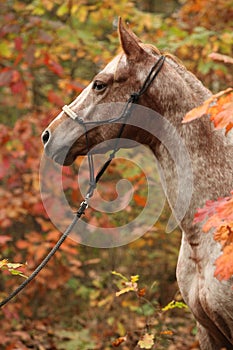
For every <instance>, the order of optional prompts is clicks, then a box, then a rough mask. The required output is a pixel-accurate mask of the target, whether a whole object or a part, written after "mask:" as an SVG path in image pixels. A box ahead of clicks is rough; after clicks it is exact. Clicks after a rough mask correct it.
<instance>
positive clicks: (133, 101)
mask: <svg viewBox="0 0 233 350" xmlns="http://www.w3.org/2000/svg"><path fill="white" fill-rule="evenodd" d="M164 61H165V56H161V57H160V58H159V59H158V61H157V62H156V63H155V64H154V65H153V67H152V68H151V70H150V72H149V74H148V76H147V78H146V80H145V82H144V84H143V85H142V87H141V89H140V90H139V91H138V92H134V93H132V94H131V96H130V98H129V99H128V101H127V102H126V105H125V108H124V110H123V112H122V113H121V115H120V116H119V117H117V118H112V119H108V120H102V121H93V122H92V121H89V122H84V121H83V120H82V119H81V118H79V116H78V115H77V114H76V113H75V112H74V111H72V109H70V108H69V107H68V106H64V107H63V111H64V112H65V113H66V114H67V115H68V116H69V117H70V118H72V119H74V120H75V121H77V122H78V123H79V124H80V125H82V126H83V128H84V130H85V135H86V143H87V149H88V150H89V142H88V130H87V125H90V124H92V125H94V126H95V125H96V126H97V125H100V124H104V123H108V124H110V123H114V122H118V121H122V125H121V127H120V130H119V133H118V136H117V139H116V142H115V145H114V148H113V151H112V153H111V154H110V155H109V159H108V160H107V161H106V162H105V163H104V165H103V166H102V168H100V170H99V171H98V173H97V175H96V177H95V176H94V165H93V158H92V155H91V154H89V153H88V162H89V171H90V186H89V189H88V191H87V194H86V196H85V199H84V201H83V202H82V203H81V204H80V207H79V209H78V211H77V212H76V215H75V217H74V219H73V221H72V222H71V224H70V225H69V226H68V227H67V229H66V230H65V232H64V233H63V234H62V236H61V237H60V239H59V240H58V241H57V243H56V244H55V246H54V247H53V248H52V250H51V251H50V252H49V253H48V255H47V256H46V257H45V258H44V260H43V261H42V262H41V263H40V264H39V265H38V266H37V268H36V269H35V270H34V271H33V272H32V274H31V275H30V276H29V277H28V278H27V279H26V280H24V281H23V283H21V284H20V285H19V286H18V287H17V288H16V289H15V290H14V291H13V292H12V293H10V294H9V295H8V296H7V297H6V298H5V299H3V300H2V301H0V308H1V307H2V306H4V305H6V304H7V303H8V302H9V301H10V300H11V299H13V298H14V297H15V296H16V295H17V294H18V293H19V292H20V291H22V290H23V289H24V288H25V287H26V286H27V285H28V284H29V283H30V282H31V281H32V280H33V279H34V278H35V277H36V276H37V275H38V273H39V272H40V271H41V270H42V269H43V268H44V267H45V265H46V264H47V263H48V261H49V260H50V259H51V258H52V256H53V255H54V254H55V253H56V251H57V250H58V249H59V247H60V246H61V245H62V243H63V242H64V241H65V239H66V237H68V236H69V234H70V233H71V231H72V230H73V228H74V227H75V225H76V223H77V222H78V220H79V219H80V217H81V216H82V215H83V214H84V213H85V210H86V208H87V207H88V200H89V199H90V198H91V197H92V195H93V192H94V190H95V187H96V184H97V182H98V181H99V179H100V178H101V176H102V175H103V174H104V172H105V170H106V169H107V167H108V166H109V164H110V163H111V161H112V159H113V158H114V157H115V154H116V152H117V150H118V148H119V147H118V146H119V139H120V138H121V136H122V133H123V131H124V127H125V125H126V124H125V123H126V121H127V119H128V118H129V117H130V115H131V113H132V110H133V107H134V104H136V103H137V102H138V100H139V98H140V96H142V95H143V94H144V93H145V92H146V90H147V89H148V88H149V86H150V85H151V84H152V82H153V81H154V79H155V78H156V76H157V75H158V73H159V72H160V70H161V68H162V66H163V64H164Z"/></svg>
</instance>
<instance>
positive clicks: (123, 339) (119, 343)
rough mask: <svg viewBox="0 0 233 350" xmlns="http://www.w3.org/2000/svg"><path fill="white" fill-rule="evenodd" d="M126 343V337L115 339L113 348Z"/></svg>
mask: <svg viewBox="0 0 233 350" xmlns="http://www.w3.org/2000/svg"><path fill="white" fill-rule="evenodd" d="M124 341H126V337H119V338H117V339H115V340H114V341H113V342H112V346H114V347H118V346H120V345H121V344H122V343H123V342H124Z"/></svg>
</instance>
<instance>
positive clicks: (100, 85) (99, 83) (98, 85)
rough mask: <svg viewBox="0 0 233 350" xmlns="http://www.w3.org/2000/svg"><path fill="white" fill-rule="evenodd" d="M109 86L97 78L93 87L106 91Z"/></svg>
mask: <svg viewBox="0 0 233 350" xmlns="http://www.w3.org/2000/svg"><path fill="white" fill-rule="evenodd" d="M106 87H107V84H105V83H103V82H102V81H99V80H96V81H94V83H93V86H92V89H93V90H96V91H104V90H105V89H106Z"/></svg>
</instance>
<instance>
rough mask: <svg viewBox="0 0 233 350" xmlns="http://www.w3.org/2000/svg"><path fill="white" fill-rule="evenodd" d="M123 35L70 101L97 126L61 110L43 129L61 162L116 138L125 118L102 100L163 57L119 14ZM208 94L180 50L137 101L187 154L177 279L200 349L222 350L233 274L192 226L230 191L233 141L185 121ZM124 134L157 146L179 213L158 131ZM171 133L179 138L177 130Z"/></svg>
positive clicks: (230, 324) (118, 96)
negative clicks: (224, 277)
mask: <svg viewBox="0 0 233 350" xmlns="http://www.w3.org/2000/svg"><path fill="white" fill-rule="evenodd" d="M119 37H120V42H121V47H122V52H121V53H120V54H119V55H117V56H116V57H115V58H114V59H113V60H112V61H111V62H110V63H109V64H108V65H107V66H106V67H105V68H104V69H103V70H102V71H101V72H100V73H99V74H98V75H97V76H96V77H95V78H94V80H93V82H91V83H90V85H88V86H87V88H86V89H84V91H83V92H82V93H81V94H80V95H79V96H78V97H77V98H76V99H75V100H74V101H73V102H72V103H71V104H70V105H69V109H71V110H72V111H74V112H75V115H79V114H80V113H81V117H82V121H84V122H85V121H92V120H98V125H96V127H95V128H91V129H90V130H86V133H84V132H83V125H82V124H81V123H77V122H75V120H73V119H72V118H70V116H69V115H67V113H65V112H64V111H63V112H61V113H60V114H59V115H58V116H57V117H56V118H55V119H54V120H53V121H52V122H51V123H50V125H49V126H48V128H47V129H46V130H45V131H44V133H43V135H42V140H43V143H44V148H45V152H46V154H47V156H48V157H50V158H52V159H53V160H54V161H55V162H58V163H62V164H64V165H70V164H72V163H73V161H74V160H75V159H76V157H77V156H79V155H86V154H87V152H88V150H89V149H92V148H94V147H95V146H96V145H97V144H101V143H103V142H104V141H106V140H111V139H115V138H116V137H117V135H118V134H119V128H120V127H121V125H120V122H118V123H113V124H112V125H109V124H106V123H103V124H101V118H102V119H104V120H105V119H106V116H105V115H104V113H103V114H101V113H100V112H98V108H97V107H98V106H99V105H101V104H106V103H112V102H114V103H118V102H121V103H122V102H126V101H128V99H129V97H130V94H131V93H132V92H134V91H139V90H140V88H141V87H142V85H143V83H144V82H145V78H146V77H148V74H149V73H150V70H151V67H152V66H153V65H154V64H155V62H156V61H158V60H159V58H160V57H161V54H160V52H159V50H158V49H157V48H156V47H154V46H151V45H147V44H143V43H142V42H141V41H140V40H139V39H138V38H137V37H136V35H135V34H134V33H132V32H131V31H130V30H129V29H128V28H126V27H125V25H124V24H123V23H122V21H121V20H119ZM210 96H211V92H210V91H209V90H208V89H206V88H205V87H204V86H203V84H202V83H201V82H200V81H199V80H198V79H197V78H196V77H195V76H194V75H193V74H192V73H190V72H189V71H188V70H186V68H185V67H184V66H183V65H182V64H181V63H180V62H179V61H178V60H176V59H175V58H174V57H172V56H170V55H166V59H165V62H164V64H163V66H162V68H161V70H160V72H159V74H158V75H157V77H156V79H155V80H154V81H153V83H152V84H151V85H150V86H149V87H148V89H147V90H146V91H145V92H144V94H143V95H141V96H140V98H139V100H138V102H137V103H138V104H140V105H141V106H144V107H146V108H149V109H151V110H153V111H155V112H158V113H159V114H160V115H161V116H162V117H163V118H164V120H167V121H168V122H169V123H170V124H172V125H173V126H174V127H175V129H176V132H177V133H178V134H179V136H180V138H181V139H182V142H183V143H184V144H185V147H186V149H187V151H188V153H189V156H190V159H191V164H192V177H193V192H192V197H191V201H190V205H189V207H188V208H187V211H186V213H185V215H184V217H183V218H182V220H181V221H180V223H179V225H180V227H181V229H182V232H183V233H182V243H181V248H180V253H179V259H178V265H177V280H178V284H179V288H180V290H181V293H182V296H183V298H184V300H185V302H186V303H187V305H188V306H189V308H190V310H191V311H192V313H193V315H194V317H195V319H196V320H197V324H198V332H199V342H200V347H201V349H202V350H220V349H222V348H226V349H233V290H232V281H219V280H217V279H216V278H215V277H214V269H215V266H214V263H215V261H216V259H217V258H218V257H219V255H220V254H221V247H220V245H219V243H217V242H216V241H215V240H214V238H213V234H212V233H211V232H209V233H207V234H204V233H203V232H202V230H201V226H200V225H199V224H196V225H193V217H194V213H195V211H196V210H197V208H200V207H202V206H203V205H204V204H205V202H206V201H207V200H210V199H212V200H216V199H217V198H219V197H224V196H226V195H228V194H229V193H230V191H231V190H232V178H233V169H232V164H231V163H232V159H233V147H232V144H231V143H229V142H228V140H227V139H226V138H225V137H224V135H223V134H221V133H220V132H217V131H214V130H213V128H212V126H211V123H210V121H209V120H208V118H207V119H205V118H203V119H199V120H196V121H195V122H192V123H189V124H182V119H183V117H184V115H185V114H186V113H187V112H188V111H189V110H191V109H192V108H194V107H196V106H198V105H200V104H202V103H203V101H205V100H206V99H207V98H209V97H210ZM93 118H94V119H93ZM123 136H124V138H128V139H132V140H135V141H137V142H140V143H142V144H146V145H147V146H148V147H149V148H150V149H151V150H152V152H153V153H154V155H155V157H156V159H157V161H158V163H159V168H160V169H161V172H162V183H164V184H165V193H166V196H167V199H168V202H169V203H170V206H171V208H172V209H173V211H174V215H175V216H176V214H177V213H176V205H175V200H174V197H175V196H174V191H175V189H176V186H177V173H176V167H175V164H174V159H173V158H172V157H171V154H170V153H169V151H168V149H167V148H166V147H165V146H164V145H163V143H162V142H160V141H159V140H158V139H156V137H154V136H153V135H152V134H149V133H148V135H145V130H142V129H140V128H139V129H137V130H136V131H135V128H134V126H131V125H130V124H128V125H126V127H125V128H124V131H123ZM87 137H88V147H87V142H86V141H87ZM170 137H171V138H172V137H173V134H172V133H171V135H170ZM102 151H103V152H104V149H103V150H102ZM100 152H101V150H100ZM180 157H181V158H182V155H180ZM186 191H187V188H184V189H183V191H181V199H180V200H181V201H182V200H183V201H185V194H186ZM182 196H183V198H182Z"/></svg>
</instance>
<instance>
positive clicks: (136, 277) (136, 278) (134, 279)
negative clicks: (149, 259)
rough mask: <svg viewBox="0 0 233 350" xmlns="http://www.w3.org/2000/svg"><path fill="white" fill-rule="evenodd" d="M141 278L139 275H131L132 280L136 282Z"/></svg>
mask: <svg viewBox="0 0 233 350" xmlns="http://www.w3.org/2000/svg"><path fill="white" fill-rule="evenodd" d="M138 280H139V275H135V276H131V282H132V283H136V282H137V281H138Z"/></svg>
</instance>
